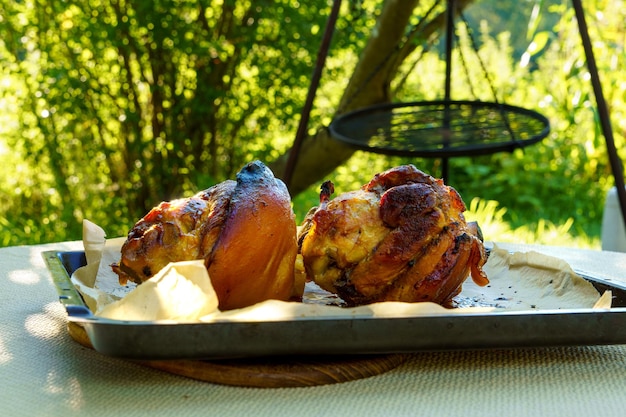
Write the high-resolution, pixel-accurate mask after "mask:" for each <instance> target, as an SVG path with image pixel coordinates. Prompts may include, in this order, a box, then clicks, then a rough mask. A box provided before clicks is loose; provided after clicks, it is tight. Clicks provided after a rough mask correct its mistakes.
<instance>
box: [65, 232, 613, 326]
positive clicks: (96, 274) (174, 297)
mask: <svg viewBox="0 0 626 417" xmlns="http://www.w3.org/2000/svg"><path fill="white" fill-rule="evenodd" d="M124 240H125V239H124V238H117V239H109V240H107V239H106V236H105V233H104V231H103V230H102V229H101V228H100V227H98V226H97V225H95V224H93V223H91V222H89V221H84V224H83V242H84V246H85V255H86V258H87V265H86V266H84V267H82V268H80V269H78V270H77V271H75V273H74V274H73V275H72V282H73V283H74V285H75V286H76V288H77V289H78V290H79V291H80V292H81V294H82V295H83V298H84V299H85V302H86V304H87V306H88V307H89V308H90V309H91V310H92V311H93V312H94V314H95V315H96V316H100V317H103V318H106V319H113V320H126V321H159V322H161V321H173V322H194V321H203V322H217V321H220V322H222V321H246V322H249V321H277V320H299V319H310V318H321V319H323V318H366V317H392V318H400V317H414V316H419V315H434V314H468V313H484V312H492V311H503V310H518V311H519V310H522V311H523V310H531V311H537V310H554V309H581V308H598V309H608V308H610V306H611V294H610V292H606V293H605V294H604V295H602V296H600V294H599V293H598V292H597V291H596V289H595V288H594V287H593V286H592V285H591V283H589V282H588V281H586V280H585V279H583V278H582V277H580V276H579V275H577V274H576V273H575V272H574V271H573V270H572V269H571V267H570V266H569V265H568V264H567V263H566V262H565V261H563V260H561V259H558V258H554V257H551V256H547V255H543V254H540V253H537V252H515V253H509V252H508V251H505V250H503V249H501V248H498V247H497V246H494V247H493V249H492V250H491V253H490V256H489V260H488V261H487V263H486V265H485V267H484V268H483V269H484V271H485V273H486V274H487V276H488V278H489V280H490V283H489V285H487V286H486V287H479V286H477V285H476V284H474V283H473V281H472V280H471V279H468V280H467V281H466V282H465V284H464V285H463V289H462V291H461V293H460V294H459V295H458V296H457V297H455V299H454V302H453V305H455V307H457V308H452V309H449V308H444V307H442V306H439V305H437V304H434V303H403V302H383V303H375V304H370V305H366V306H359V307H354V308H345V307H339V306H334V305H323V304H320V303H307V302H285V301H278V300H268V301H264V302H261V303H258V304H255V305H253V306H250V307H246V308H242V309H237V310H231V311H224V312H222V311H219V310H218V300H217V295H216V294H215V291H214V290H213V287H212V285H211V280H210V277H209V275H208V272H207V270H206V268H205V267H204V262H203V261H201V260H198V261H186V262H175V263H170V264H169V265H168V266H167V267H165V268H164V269H163V270H161V271H160V272H159V273H158V274H157V275H156V276H155V277H153V278H151V279H150V280H148V281H146V282H144V283H143V284H141V285H139V286H136V285H134V284H130V285H127V286H121V285H120V284H119V281H118V278H117V275H116V274H115V273H114V272H113V271H112V270H111V267H110V265H111V263H113V262H118V261H119V259H120V249H121V246H122V244H123V242H124ZM305 300H306V297H305Z"/></svg>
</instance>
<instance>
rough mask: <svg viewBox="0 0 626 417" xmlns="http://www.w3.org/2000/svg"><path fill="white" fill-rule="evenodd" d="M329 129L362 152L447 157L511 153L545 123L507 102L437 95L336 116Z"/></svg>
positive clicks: (535, 137) (537, 135) (546, 128)
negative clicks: (442, 98)
mask: <svg viewBox="0 0 626 417" xmlns="http://www.w3.org/2000/svg"><path fill="white" fill-rule="evenodd" d="M329 130H330V134H331V135H332V137H334V138H335V139H337V140H339V141H342V142H345V143H347V144H349V145H351V146H353V147H356V148H357V149H361V150H365V151H368V152H374V153H380V154H385V155H399V156H415V157H425V158H448V157H457V156H473V155H486V154H491V153H496V152H501V151H509V152H512V151H513V150H515V149H517V148H523V147H525V146H528V145H532V144H533V143H536V142H538V141H540V140H541V139H543V138H545V137H546V136H547V135H548V133H549V132H550V123H549V121H548V119H547V118H546V117H544V116H543V115H541V114H539V113H537V112H535V111H532V110H528V109H524V108H520V107H515V106H511V105H508V104H501V103H491V102H482V101H446V100H441V101H422V102H412V103H390V104H383V105H375V106H370V107H366V108H362V109H359V110H356V111H352V112H349V113H345V114H343V115H341V116H339V117H337V118H336V119H335V120H334V121H333V123H331V125H330V126H329Z"/></svg>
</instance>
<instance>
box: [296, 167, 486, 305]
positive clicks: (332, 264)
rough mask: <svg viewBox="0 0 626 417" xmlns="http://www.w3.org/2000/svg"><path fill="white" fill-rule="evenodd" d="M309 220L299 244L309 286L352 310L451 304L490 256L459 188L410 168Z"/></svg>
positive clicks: (325, 196) (325, 197) (482, 281)
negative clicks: (356, 307)
mask: <svg viewBox="0 0 626 417" xmlns="http://www.w3.org/2000/svg"><path fill="white" fill-rule="evenodd" d="M330 193H332V185H330V186H329V184H328V183H325V185H324V186H323V187H322V193H321V196H320V202H321V204H320V206H319V207H318V208H316V209H313V210H311V211H310V212H309V214H308V215H307V218H306V219H305V221H304V223H303V225H302V227H301V232H300V235H299V237H298V242H299V244H300V252H301V255H302V259H303V263H304V268H305V270H306V274H307V277H308V279H310V280H313V281H315V283H317V284H318V285H319V286H320V287H322V288H323V289H325V290H327V291H330V292H332V293H335V294H337V295H338V296H340V297H341V298H342V299H343V300H344V301H346V303H348V304H349V305H361V304H369V303H373V302H380V301H404V302H419V301H431V302H435V303H439V304H446V303H447V302H449V301H450V300H451V299H452V298H453V297H454V296H455V295H456V294H458V293H459V292H460V290H461V286H462V284H463V282H464V281H465V280H466V278H468V276H469V275H471V276H472V278H473V280H474V281H475V282H476V283H477V284H479V285H486V284H487V283H488V282H489V281H488V279H487V277H486V275H485V273H484V272H483V271H482V266H483V265H484V264H485V262H486V252H485V249H484V246H483V242H482V237H481V235H480V231H479V229H478V226H477V224H475V223H469V224H468V223H466V221H465V218H464V216H463V212H464V211H465V204H464V203H463V200H462V199H461V197H460V196H459V194H458V193H457V191H456V190H454V188H452V187H449V186H446V185H444V183H443V181H442V180H440V179H435V178H433V177H431V176H429V175H427V174H425V173H423V172H422V171H420V170H418V169H416V168H415V167H414V166H413V165H406V166H400V167H396V168H393V169H390V170H388V171H385V172H383V173H380V174H377V175H376V176H375V177H374V178H373V179H372V180H371V181H370V182H369V183H368V184H366V185H364V186H363V187H362V188H361V189H360V190H357V191H352V192H346V193H343V194H340V195H338V196H337V197H335V198H334V199H332V200H331V199H330V197H329V194H330Z"/></svg>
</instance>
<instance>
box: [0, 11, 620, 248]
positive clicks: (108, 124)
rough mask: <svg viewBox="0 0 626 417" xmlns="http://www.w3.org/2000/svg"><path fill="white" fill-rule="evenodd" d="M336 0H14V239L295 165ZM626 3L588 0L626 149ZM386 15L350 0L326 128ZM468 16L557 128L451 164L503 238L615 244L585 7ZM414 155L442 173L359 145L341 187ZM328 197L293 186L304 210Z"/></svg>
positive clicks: (10, 74) (401, 95)
mask: <svg viewBox="0 0 626 417" xmlns="http://www.w3.org/2000/svg"><path fill="white" fill-rule="evenodd" d="M329 4H330V3H329V2H308V3H307V2H297V1H294V0H280V1H270V0H262V1H254V2H253V1H237V2H235V1H233V0H223V1H221V2H208V1H205V0H201V1H189V0H155V1H152V2H143V1H140V0H112V1H103V0H68V1H64V2H54V1H50V0H24V1H19V2H5V3H2V4H0V164H2V166H3V169H2V170H1V171H0V184H1V185H0V245H2V246H6V245H15V244H27V243H41V242H49V241H59V240H67V239H79V238H80V236H81V221H82V220H83V219H90V220H92V221H95V222H96V223H98V224H100V225H102V226H104V227H105V229H106V230H107V232H108V233H109V235H111V236H118V235H123V234H125V233H126V232H127V230H128V228H129V227H130V226H131V225H132V224H133V223H134V222H135V221H136V220H137V219H138V218H139V217H141V216H142V215H143V214H144V213H145V212H146V211H147V210H148V209H149V208H150V207H152V206H154V205H155V204H156V203H158V202H159V201H161V200H164V199H170V198H175V197H179V196H184V195H189V194H191V193H193V192H195V191H197V190H199V189H202V188H206V187H208V186H210V185H212V184H214V183H216V182H218V181H221V180H223V179H225V178H232V177H233V175H234V173H235V172H236V171H237V170H238V169H239V168H240V167H241V166H242V165H243V164H244V163H245V162H247V161H249V160H251V159H253V158H257V159H261V160H265V161H271V160H273V159H274V158H276V157H278V155H280V154H281V153H282V152H284V151H285V150H286V149H288V148H289V146H290V145H291V142H292V140H293V137H294V135H295V129H296V126H297V122H298V120H299V115H300V111H301V108H302V106H303V103H304V98H305V95H306V91H307V89H308V85H309V79H310V75H311V71H312V67H313V65H314V62H315V59H316V53H317V49H318V47H319V43H320V41H321V34H322V32H323V30H324V27H325V24H326V17H327V14H328V11H329ZM624 5H625V3H624V1H623V0H620V1H614V2H609V1H607V0H595V1H591V2H585V7H586V9H587V18H588V22H589V27H590V31H591V37H592V39H593V41H594V51H595V54H596V60H597V62H598V66H599V68H600V72H601V79H602V81H603V84H604V92H605V96H606V99H607V101H608V103H609V107H610V108H611V116H612V120H613V126H614V134H615V139H616V142H617V147H618V149H622V148H624V146H625V145H626V144H625V140H626V139H625V135H626V125H625V124H624V123H625V122H624V121H626V103H625V101H626V84H625V83H624V81H623V80H622V79H621V78H622V76H623V71H621V69H622V68H624V65H625V63H624V57H625V56H626V54H625V52H624V47H625V45H624V39H625V30H626V29H625V27H624V24H623V22H624V21H626V15H625V13H626V12H625V10H626V8H625V7H624ZM380 7H382V6H381V2H380V1H374V0H364V1H359V2H347V4H344V9H343V10H342V14H341V18H340V20H339V22H338V24H337V32H336V34H335V37H334V39H333V47H332V51H331V56H330V58H329V60H328V62H327V65H326V68H325V71H324V76H323V79H322V84H321V86H320V89H319V91H318V94H317V96H316V101H315V106H314V109H313V112H312V114H311V123H310V128H311V129H313V128H317V127H318V126H320V125H327V124H328V123H330V121H331V119H332V117H333V114H334V109H335V107H336V105H337V103H338V100H339V98H340V95H341V92H342V90H343V88H345V85H346V83H347V79H348V77H349V75H350V73H351V71H352V69H353V67H354V65H355V63H356V61H357V59H358V58H357V57H358V51H359V50H361V48H362V47H363V45H364V44H365V42H366V41H367V39H368V37H369V36H370V35H371V32H372V30H373V27H374V23H375V17H376V15H377V13H378V12H379V10H380ZM467 14H468V20H469V21H470V24H471V25H472V29H473V33H474V35H475V36H477V37H478V41H479V42H478V43H479V45H480V50H479V51H478V53H479V56H480V57H481V59H482V60H483V61H485V64H486V68H487V69H488V70H491V72H490V75H491V81H492V82H493V84H494V87H495V90H496V92H497V94H498V95H499V97H498V99H499V100H502V101H505V102H507V103H510V104H514V105H519V106H522V107H527V108H531V109H535V110H538V111H540V112H541V113H543V114H544V115H546V116H547V117H548V118H549V119H550V121H551V124H552V133H551V134H550V136H549V137H548V138H546V139H545V140H544V141H542V142H541V143H540V144H537V145H534V146H531V147H529V148H526V149H524V150H523V151H515V152H513V153H511V154H497V155H493V156H484V157H480V158H457V159H454V160H452V161H451V184H452V185H453V186H454V187H455V188H457V189H458V190H459V191H460V193H461V194H462V195H463V197H464V199H465V201H466V202H470V210H469V212H468V217H470V215H472V216H477V217H479V221H480V222H481V224H482V225H483V229H484V231H485V235H486V238H487V239H488V240H511V241H514V240H517V241H527V242H541V243H555V242H556V243H560V244H565V245H572V244H576V245H579V244H580V245H588V246H594V247H598V246H599V245H598V238H599V233H600V221H601V216H602V207H603V203H604V196H605V195H606V192H607V190H608V188H609V187H610V186H611V185H612V180H611V172H610V167H609V165H608V159H607V157H606V149H605V145H604V137H603V136H602V134H601V131H600V130H599V127H598V126H599V125H598V122H597V114H596V111H595V99H594V97H593V93H592V90H591V85H590V82H589V78H588V73H587V68H586V65H585V57H584V54H583V51H582V47H581V46H580V37H579V35H578V32H577V30H578V27H577V24H576V20H575V18H574V16H573V12H572V10H571V8H570V6H569V2H565V1H563V2H558V1H547V0H545V1H541V0H536V1H534V0H533V1H530V0H528V1H524V2H515V1H507V2H495V3H494V2H486V1H477V2H476V5H475V6H473V7H470V8H469V10H468V11H467ZM458 27H459V36H460V45H461V47H460V49H459V50H457V51H456V52H455V54H457V55H455V62H457V63H458V62H459V61H458V60H459V55H458V54H459V51H461V52H462V54H463V58H464V60H466V62H467V68H468V73H465V69H464V68H463V67H462V66H461V65H456V66H455V73H454V75H453V77H454V78H453V80H454V84H453V87H452V89H453V96H454V97H453V98H456V99H464V98H469V99H481V100H489V101H492V100H493V96H492V92H491V88H490V86H489V83H488V81H487V80H485V78H484V74H483V73H482V70H481V68H480V65H479V63H478V61H477V55H476V54H475V52H474V51H473V50H472V46H471V43H470V42H469V38H468V33H467V30H466V29H465V28H464V27H463V26H462V25H459V26H458ZM435 46H436V45H435ZM385 52H386V51H381V53H385ZM419 52H420V51H416V54H418V53H419ZM410 60H411V59H410ZM413 61H416V64H415V66H412V65H405V66H402V67H401V73H399V74H398V80H401V82H395V83H394V85H398V86H399V90H398V91H397V97H396V98H397V99H398V100H413V99H435V98H441V96H442V95H443V74H444V71H443V68H444V66H443V62H442V60H441V56H440V54H438V53H437V51H436V50H435V52H434V53H427V54H425V55H424V56H423V57H422V59H420V60H416V59H413ZM411 64H412V62H411ZM468 80H470V81H471V85H472V89H470V88H469V84H468ZM439 86H441V87H439ZM402 163H414V164H415V165H416V166H418V167H419V168H420V169H422V170H424V171H426V172H429V173H431V174H433V175H439V169H440V167H439V164H440V161H437V160H415V159H413V160H411V159H406V158H388V157H381V156H377V155H372V154H364V153H362V152H358V153H357V154H355V156H354V158H352V160H351V161H350V162H349V163H348V164H346V165H344V166H342V167H339V168H338V169H337V170H336V171H335V172H334V173H333V175H332V176H331V179H332V180H333V181H334V182H335V184H336V188H337V192H342V191H347V190H350V189H354V188H355V187H357V186H360V185H362V184H363V183H365V182H367V181H369V179H370V178H371V176H372V174H373V173H375V172H378V171H382V170H383V169H387V168H390V167H392V166H394V165H399V164H402ZM318 193H319V189H318V187H316V186H314V187H311V188H310V189H309V190H307V191H306V192H304V193H302V194H300V195H298V196H294V208H295V210H296V213H297V215H298V217H299V218H300V219H301V218H302V217H303V216H304V214H305V213H306V211H307V210H308V208H309V207H311V206H312V205H315V204H317V201H318ZM496 202H497V203H496ZM480 216H482V217H480ZM560 236H563V238H562V240H559V237H560ZM573 242H576V243H573Z"/></svg>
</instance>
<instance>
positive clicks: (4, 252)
mask: <svg viewBox="0 0 626 417" xmlns="http://www.w3.org/2000/svg"><path fill="white" fill-rule="evenodd" d="M499 246H502V247H504V248H506V249H510V250H520V251H527V250H535V251H538V252H542V253H545V254H548V255H553V256H557V257H559V258H562V259H564V260H566V261H567V262H569V264H570V265H571V266H572V267H573V268H574V269H577V270H581V271H584V272H587V273H589V274H590V275H594V276H597V277H600V278H608V279H614V280H621V281H624V282H626V253H616V252H606V251H593V250H582V249H572V248H562V247H548V246H527V245H513V244H499ZM45 250H82V243H81V242H63V243H55V244H47V245H37V246H20V247H9V248H2V249H0V303H1V304H0V381H1V382H0V383H1V386H2V388H1V389H0V408H1V409H2V410H3V413H2V414H3V415H10V416H22V415H25V416H37V415H53V416H54V415H63V416H71V415H81V416H99V415H116V416H117V415H124V416H143V415H151V416H154V415H172V416H177V417H178V416H180V417H182V416H187V415H190V416H192V415H215V416H230V415H232V416H247V415H252V414H253V413H254V415H255V416H258V417H262V416H273V417H276V416H293V415H298V416H299V417H304V416H332V415H341V416H385V417H391V416H419V415H424V416H438V415H443V416H461V415H462V416H481V417H484V416H531V415H532V416H593V415H598V416H603V417H606V416H620V417H621V416H623V415H626V411H625V408H626V345H616V346H581V347H555V348H534V349H496V350H472V351H450V352H424V353H416V354H414V355H412V356H411V358H410V359H409V360H408V361H407V362H406V363H404V364H403V365H401V366H400V367H398V368H395V369H393V370H391V371H389V372H387V373H385V374H383V375H379V376H375V377H371V378H367V379H361V380H357V381H352V382H346V383H342V384H334V385H326V386H318V387H310V388H281V389H260V388H258V389H257V388H240V387H229V386H222V385H216V384H210V383H205V382H198V381H194V380H191V379H188V378H184V377H180V376H175V375H171V374H168V373H164V372H162V371H158V370H154V369H151V368H147V367H144V366H141V365H138V364H135V363H132V362H129V361H125V360H121V359H115V358H110V357H107V356H104V355H101V354H99V353H97V352H94V351H92V350H90V349H87V348H84V347H82V346H80V345H78V344H77V343H75V342H74V341H73V340H72V339H71V338H70V337H69V336H68V334H67V331H66V313H65V311H64V309H63V307H62V306H61V304H60V303H59V302H58V296H57V293H56V290H55V288H54V286H53V284H52V280H51V277H50V274H49V273H48V270H47V268H46V266H45V263H44V261H43V258H42V256H41V252H43V251H45Z"/></svg>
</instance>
